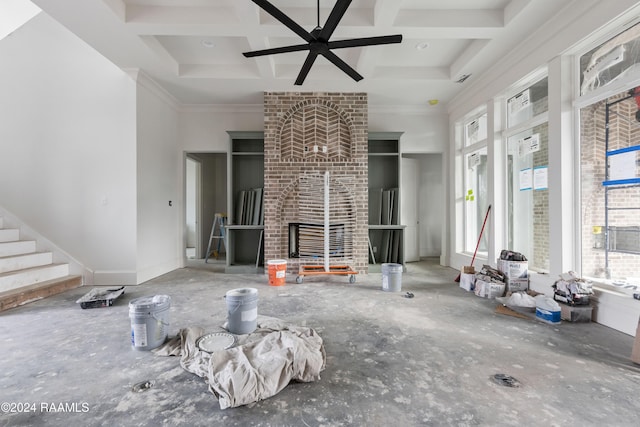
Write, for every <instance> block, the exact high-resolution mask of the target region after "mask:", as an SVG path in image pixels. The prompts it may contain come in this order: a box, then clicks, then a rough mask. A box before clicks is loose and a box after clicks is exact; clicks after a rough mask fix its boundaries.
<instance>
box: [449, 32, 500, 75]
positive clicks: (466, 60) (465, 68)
mask: <svg viewBox="0 0 640 427" xmlns="http://www.w3.org/2000/svg"><path fill="white" fill-rule="evenodd" d="M489 42H490V40H486V39H484V40H474V41H472V42H471V43H470V44H469V46H467V48H466V49H465V50H464V51H463V52H462V53H461V54H460V55H459V56H458V57H457V58H456V60H455V61H453V63H452V64H451V67H450V78H451V80H458V79H459V78H460V76H461V75H463V74H471V73H472V72H473V71H474V70H471V69H470V63H471V62H472V61H473V60H474V59H475V58H477V57H478V55H480V53H481V52H482V50H483V49H484V48H485V47H487V45H488V44H489Z"/></svg>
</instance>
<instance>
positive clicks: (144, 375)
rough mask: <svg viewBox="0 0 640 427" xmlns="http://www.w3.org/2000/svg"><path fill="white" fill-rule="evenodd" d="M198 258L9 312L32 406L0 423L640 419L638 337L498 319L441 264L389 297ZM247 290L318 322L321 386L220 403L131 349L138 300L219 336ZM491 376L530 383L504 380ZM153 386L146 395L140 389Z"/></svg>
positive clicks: (372, 289) (340, 281)
mask: <svg viewBox="0 0 640 427" xmlns="http://www.w3.org/2000/svg"><path fill="white" fill-rule="evenodd" d="M190 265H191V267H189V268H185V269H180V270H176V271H174V272H171V273H169V274H166V275H164V276H162V277H159V278H157V279H154V280H152V281H150V282H148V283H145V284H143V285H139V286H132V287H127V288H126V292H125V294H124V295H123V296H122V297H121V298H120V299H119V300H118V301H117V303H116V305H114V306H113V307H110V308H101V309H87V310H82V309H80V307H79V306H77V305H76V304H75V301H76V299H77V298H79V297H80V296H82V295H83V294H84V293H86V292H87V291H88V290H89V289H88V288H79V289H74V290H72V291H68V292H66V293H64V294H61V295H58V296H55V297H52V298H49V299H46V300H42V301H38V302H34V303H32V304H29V305H27V306H23V307H20V308H17V309H12V310H9V311H6V312H4V313H1V314H0V348H1V349H2V357H1V361H0V402H9V403H13V405H12V406H11V407H10V409H13V410H22V412H21V413H6V407H5V405H4V403H3V404H2V410H3V411H4V412H5V413H0V425H2V426H15V425H30V426H40V425H43V426H44V425H46V426H70V425H74V426H75V425H83V426H88V425H108V426H135V425H152V426H159V425H189V426H196V425H225V426H254V425H261V426H340V425H345V426H352V425H356V426H360V425H362V426H416V425H434V426H440V425H445V426H447V425H452V426H453V425H455V426H473V425H481V426H498V425H504V426H529V425H549V426H591V425H593V426H631V425H634V426H636V425H638V419H637V417H638V414H640V399H638V395H639V394H638V393H639V392H640V366H637V365H634V364H633V363H631V362H630V361H629V356H630V354H631V348H632V345H633V338H632V337H630V336H628V335H624V334H622V333H619V332H616V331H614V330H611V329H609V328H606V327H604V326H601V325H598V324H595V323H591V324H586V323H582V324H580V323H566V322H563V323H562V324H560V325H549V324H546V323H542V322H539V321H536V320H525V319H518V318H514V317H510V316H506V315H501V314H496V313H495V312H494V310H495V307H496V303H495V301H490V300H484V299H481V298H478V297H476V296H475V295H473V294H471V293H467V292H464V291H463V290H462V289H460V288H459V287H458V286H457V284H456V283H454V282H453V279H454V278H455V277H456V275H457V271H455V270H452V269H449V268H445V267H441V266H439V265H437V264H436V263H435V262H434V260H428V261H425V262H421V263H415V264H409V265H408V271H407V273H405V274H404V275H403V277H402V292H399V293H388V292H383V291H382V290H381V275H380V274H379V273H378V274H370V275H368V276H359V277H358V281H357V283H356V284H353V285H350V284H349V283H348V280H347V279H346V278H344V277H331V278H326V277H315V278H307V279H306V280H305V282H304V283H303V284H300V285H298V284H295V277H293V276H289V277H288V282H289V283H287V285H286V286H284V287H270V286H268V284H267V280H266V277H265V276H262V275H225V274H222V273H221V271H222V270H223V266H222V265H221V264H219V263H218V264H216V263H214V264H207V265H205V264H203V263H202V262H198V261H195V262H194V261H192V262H190ZM239 287H255V288H258V290H259V297H260V300H259V303H258V311H259V314H261V315H268V316H274V317H279V318H282V319H284V320H286V321H289V322H292V323H295V324H299V325H306V326H310V327H312V328H314V329H316V331H318V333H319V334H320V335H321V336H322V337H323V339H324V342H325V347H326V352H327V367H326V370H325V371H324V372H323V375H322V379H321V380H320V381H318V382H314V383H304V384H303V383H293V384H290V385H289V386H288V387H286V388H285V389H284V390H283V391H282V392H281V393H280V394H278V395H276V396H274V397H272V398H270V399H267V400H264V401H261V402H258V403H255V404H252V405H248V406H244V407H239V408H231V409H226V410H224V411H223V410H220V409H219V406H218V404H217V401H216V400H215V398H214V396H213V395H212V394H211V393H210V392H209V391H208V389H207V386H206V384H205V383H204V382H203V380H202V379H200V378H198V377H196V376H195V375H192V374H190V373H188V372H186V371H184V370H183V369H182V368H181V367H180V365H179V360H178V358H175V357H159V356H155V355H154V354H152V353H150V352H141V351H135V350H132V349H131V346H130V320H129V317H128V301H130V300H131V299H133V298H137V297H140V296H144V295H154V294H168V295H170V296H171V298H172V303H171V332H170V334H171V335H173V334H175V333H176V332H177V331H178V330H179V329H180V328H182V327H186V326H203V327H205V328H209V327H210V328H212V329H213V330H215V329H216V328H217V327H218V326H219V325H221V324H222V323H223V322H224V321H225V317H226V305H225V302H224V300H223V296H224V294H225V292H226V291H228V290H230V289H234V288H239ZM406 291H410V292H413V293H414V294H415V297H414V298H413V299H408V298H403V297H402V296H403V295H404V294H405V292H406ZM497 373H504V374H507V375H512V376H514V377H515V378H516V379H518V380H519V381H520V382H521V386H520V387H519V388H509V387H504V386H500V385H497V384H495V383H494V382H492V380H491V379H490V378H491V377H492V376H493V375H494V374H497ZM146 380H150V381H153V386H152V387H151V388H150V389H148V390H147V391H144V392H139V393H134V392H132V391H131V389H132V386H133V385H134V384H136V383H139V382H141V381H146ZM25 404H26V405H27V408H26V409H25ZM65 405H67V407H66V408H65V407H64V406H65ZM61 406H62V407H61ZM51 407H53V409H56V410H58V412H53V411H49V412H47V411H45V409H47V408H51ZM27 409H29V410H30V411H31V412H25V411H26V410H27ZM61 409H62V410H61ZM34 410H35V411H34Z"/></svg>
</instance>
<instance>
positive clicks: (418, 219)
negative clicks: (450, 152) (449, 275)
mask: <svg viewBox="0 0 640 427" xmlns="http://www.w3.org/2000/svg"><path fill="white" fill-rule="evenodd" d="M442 174H443V169H442V154H441V153H433V154H408V153H405V154H403V155H402V163H401V184H400V188H401V189H402V190H401V191H402V197H401V209H400V212H401V223H402V224H403V225H406V229H405V234H404V236H405V237H404V255H405V261H406V262H414V261H419V260H420V259H421V258H427V257H439V256H440V255H441V253H442V227H444V207H445V201H444V182H443V176H442Z"/></svg>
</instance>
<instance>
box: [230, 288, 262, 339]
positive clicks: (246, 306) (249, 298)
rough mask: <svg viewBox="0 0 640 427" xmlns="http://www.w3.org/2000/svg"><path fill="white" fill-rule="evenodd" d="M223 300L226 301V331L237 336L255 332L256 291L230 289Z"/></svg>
mask: <svg viewBox="0 0 640 427" xmlns="http://www.w3.org/2000/svg"><path fill="white" fill-rule="evenodd" d="M224 299H225V300H226V301H227V330H228V331H229V332H231V333H232V334H239V335H242V334H250V333H251V332H253V331H255V329H256V320H257V318H258V290H257V289H255V288H240V289H232V290H230V291H228V292H227V293H226V294H225V296H224Z"/></svg>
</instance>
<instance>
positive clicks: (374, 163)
mask: <svg viewBox="0 0 640 427" xmlns="http://www.w3.org/2000/svg"><path fill="white" fill-rule="evenodd" d="M401 135H402V132H370V133H369V150H368V152H369V243H370V250H369V264H370V265H369V271H372V272H375V271H378V270H379V266H380V264H383V263H396V264H404V249H403V248H404V229H405V226H404V225H401V224H400V223H399V221H400V136H401Z"/></svg>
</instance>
